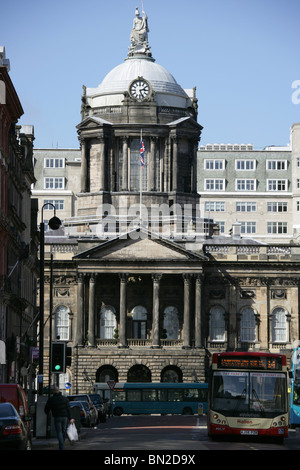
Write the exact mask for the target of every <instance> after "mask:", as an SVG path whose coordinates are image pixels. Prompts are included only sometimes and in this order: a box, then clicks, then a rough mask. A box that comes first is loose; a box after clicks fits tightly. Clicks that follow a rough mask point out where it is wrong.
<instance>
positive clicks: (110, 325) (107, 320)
mask: <svg viewBox="0 0 300 470" xmlns="http://www.w3.org/2000/svg"><path fill="white" fill-rule="evenodd" d="M115 329H116V315H115V309H114V308H113V307H111V306H109V305H106V306H105V307H102V308H101V311H100V338H103V339H113V337H114V334H115V333H114V330H115Z"/></svg>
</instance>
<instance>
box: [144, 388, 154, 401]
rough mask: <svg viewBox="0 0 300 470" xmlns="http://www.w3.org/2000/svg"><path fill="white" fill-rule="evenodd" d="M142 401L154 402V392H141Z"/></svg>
mask: <svg viewBox="0 0 300 470" xmlns="http://www.w3.org/2000/svg"><path fill="white" fill-rule="evenodd" d="M142 392H143V401H156V390H142Z"/></svg>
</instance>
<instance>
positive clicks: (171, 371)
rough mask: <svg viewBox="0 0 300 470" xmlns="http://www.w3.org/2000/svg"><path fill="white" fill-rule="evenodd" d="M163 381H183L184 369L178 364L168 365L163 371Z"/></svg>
mask: <svg viewBox="0 0 300 470" xmlns="http://www.w3.org/2000/svg"><path fill="white" fill-rule="evenodd" d="M161 381H162V382H169V383H179V382H182V371H181V369H179V367H177V366H167V367H165V368H164V369H163V370H162V371H161Z"/></svg>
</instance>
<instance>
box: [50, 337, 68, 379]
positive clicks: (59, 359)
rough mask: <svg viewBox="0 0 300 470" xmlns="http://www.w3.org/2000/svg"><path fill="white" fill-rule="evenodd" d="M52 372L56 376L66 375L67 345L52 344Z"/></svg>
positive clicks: (60, 343)
mask: <svg viewBox="0 0 300 470" xmlns="http://www.w3.org/2000/svg"><path fill="white" fill-rule="evenodd" d="M51 372H53V373H54V374H64V373H65V372H66V343H62V342H57V343H52V345H51Z"/></svg>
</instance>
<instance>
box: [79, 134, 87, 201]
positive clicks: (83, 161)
mask: <svg viewBox="0 0 300 470" xmlns="http://www.w3.org/2000/svg"><path fill="white" fill-rule="evenodd" d="M80 190H81V192H82V193H86V192H87V144H86V141H85V140H83V139H82V140H81V189H80Z"/></svg>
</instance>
